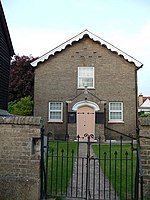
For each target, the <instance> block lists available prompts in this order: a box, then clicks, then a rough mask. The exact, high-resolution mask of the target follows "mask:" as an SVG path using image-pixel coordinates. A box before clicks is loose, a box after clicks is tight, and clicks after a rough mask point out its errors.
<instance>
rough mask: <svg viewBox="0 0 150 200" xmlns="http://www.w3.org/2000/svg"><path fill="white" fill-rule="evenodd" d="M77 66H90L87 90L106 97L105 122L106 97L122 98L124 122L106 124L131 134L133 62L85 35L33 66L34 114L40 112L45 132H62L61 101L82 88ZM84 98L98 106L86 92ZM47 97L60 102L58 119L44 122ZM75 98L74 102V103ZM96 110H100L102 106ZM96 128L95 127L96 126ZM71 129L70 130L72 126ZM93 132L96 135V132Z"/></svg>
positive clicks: (133, 117) (133, 98) (120, 99)
mask: <svg viewBox="0 0 150 200" xmlns="http://www.w3.org/2000/svg"><path fill="white" fill-rule="evenodd" d="M79 66H93V67H94V69H95V89H92V90H90V92H91V93H92V94H93V95H95V96H97V97H98V98H99V99H106V100H107V102H106V121H107V122H108V114H109V113H108V106H109V101H122V102H123V103H124V123H119V124H116V123H108V126H109V128H112V129H115V130H118V131H121V132H123V133H126V134H128V133H130V134H134V133H135V130H136V99H137V97H136V84H135V83H136V80H135V77H136V75H135V74H136V68H135V65H134V64H133V63H129V62H127V61H126V60H125V59H123V57H121V56H118V55H117V53H115V52H111V51H110V50H108V49H107V48H105V47H104V46H101V45H100V44H99V43H98V42H94V41H92V40H91V39H89V38H83V39H81V40H80V41H79V42H74V43H73V44H72V45H70V46H68V47H66V48H65V50H62V51H61V52H57V53H55V55H54V56H50V57H49V59H48V60H46V61H45V62H43V63H39V65H38V67H36V68H35V84H34V102H35V105H34V115H35V116H42V118H43V119H44V121H45V128H46V132H49V131H51V132H53V133H62V134H65V132H66V121H65V120H66V117H65V101H66V100H68V99H70V98H73V97H75V96H77V95H79V94H80V93H81V91H82V90H81V89H78V88H77V82H78V81H77V77H78V67H79ZM83 100H84V97H83V98H82V99H81V96H79V98H76V99H75V101H78V102H79V101H83ZM88 100H89V101H93V102H95V103H97V105H99V106H101V105H100V102H99V100H98V99H92V97H91V96H90V95H88ZM49 101H61V102H63V103H64V116H63V122H62V123H50V122H48V102H49ZM75 101H74V103H76V102H75ZM131 110H132V112H131ZM100 111H102V112H103V110H102V109H100ZM129 113H130V114H129ZM76 125H77V124H76ZM96 130H98V129H97V128H96ZM72 131H74V127H73V129H72ZM73 134H74V133H73ZM96 134H97V135H99V132H97V133H96ZM75 135H76V133H75ZM116 138H117V137H116Z"/></svg>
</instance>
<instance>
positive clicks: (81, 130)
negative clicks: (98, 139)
mask: <svg viewBox="0 0 150 200" xmlns="http://www.w3.org/2000/svg"><path fill="white" fill-rule="evenodd" d="M72 110H74V111H76V113H77V135H79V136H80V140H84V139H85V134H86V135H91V134H92V135H93V136H94V137H95V111H98V110H100V109H99V106H98V105H97V104H96V103H95V102H91V101H80V102H77V103H76V104H75V105H74V106H73V108H72Z"/></svg>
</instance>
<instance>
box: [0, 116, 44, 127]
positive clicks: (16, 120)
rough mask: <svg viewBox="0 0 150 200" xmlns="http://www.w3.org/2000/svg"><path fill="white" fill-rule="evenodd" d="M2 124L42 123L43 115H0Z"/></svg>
mask: <svg viewBox="0 0 150 200" xmlns="http://www.w3.org/2000/svg"><path fill="white" fill-rule="evenodd" d="M0 124H19V125H42V124H43V120H42V118H41V117H33V116H13V117H8V116H7V117H0Z"/></svg>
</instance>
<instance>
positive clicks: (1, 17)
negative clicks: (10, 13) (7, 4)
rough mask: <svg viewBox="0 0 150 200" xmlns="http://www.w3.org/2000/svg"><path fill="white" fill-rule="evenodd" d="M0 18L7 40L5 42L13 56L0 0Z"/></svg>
mask: <svg viewBox="0 0 150 200" xmlns="http://www.w3.org/2000/svg"><path fill="white" fill-rule="evenodd" d="M0 20H1V22H2V28H3V30H4V33H5V36H6V41H7V44H8V48H9V51H10V55H11V56H13V55H14V49H13V46H12V42H11V38H10V34H9V30H8V26H7V22H6V19H5V14H4V11H3V7H2V4H1V1H0Z"/></svg>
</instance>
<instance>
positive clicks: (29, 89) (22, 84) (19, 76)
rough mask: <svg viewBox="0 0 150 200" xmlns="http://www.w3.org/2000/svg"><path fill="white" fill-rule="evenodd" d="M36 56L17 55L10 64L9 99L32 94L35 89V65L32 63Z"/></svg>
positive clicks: (17, 98)
mask: <svg viewBox="0 0 150 200" xmlns="http://www.w3.org/2000/svg"><path fill="white" fill-rule="evenodd" d="M35 59H36V58H33V57H32V56H29V57H28V56H18V55H15V56H14V57H13V60H12V61H11V65H10V77H9V101H14V100H17V101H19V99H20V98H23V97H26V96H31V97H33V90H34V67H32V66H31V65H30V63H31V62H32V61H34V60H35Z"/></svg>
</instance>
